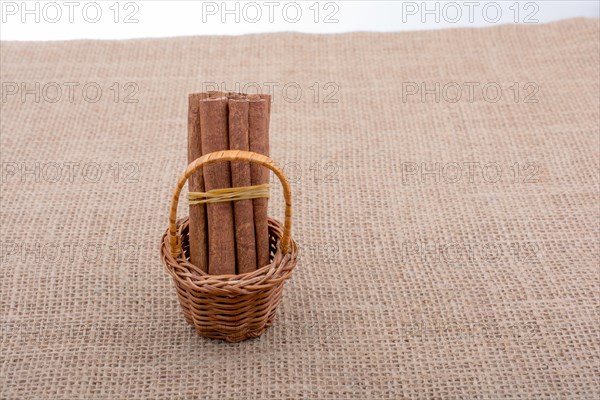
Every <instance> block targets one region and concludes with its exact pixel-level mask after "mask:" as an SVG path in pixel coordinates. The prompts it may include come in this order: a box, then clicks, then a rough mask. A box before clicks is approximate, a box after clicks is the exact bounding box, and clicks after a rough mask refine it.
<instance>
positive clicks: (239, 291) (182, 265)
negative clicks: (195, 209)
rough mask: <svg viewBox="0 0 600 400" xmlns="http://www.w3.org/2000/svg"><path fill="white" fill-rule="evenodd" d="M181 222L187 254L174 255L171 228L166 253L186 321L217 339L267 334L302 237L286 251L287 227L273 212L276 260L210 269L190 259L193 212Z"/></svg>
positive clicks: (272, 245) (273, 255) (272, 247)
mask: <svg viewBox="0 0 600 400" xmlns="http://www.w3.org/2000/svg"><path fill="white" fill-rule="evenodd" d="M177 224H178V225H177V227H178V229H177V233H178V235H179V238H180V241H181V245H182V248H183V254H182V255H180V256H179V257H177V259H175V258H173V256H172V255H171V252H170V250H169V242H168V237H167V236H168V235H167V233H168V232H165V234H164V235H163V238H162V243H161V248H160V253H161V259H162V261H163V263H164V265H165V268H166V270H167V272H168V273H169V274H170V275H171V277H172V278H173V281H174V283H175V288H176V290H177V296H178V298H179V304H180V305H181V309H182V311H183V316H184V317H185V319H186V321H187V322H188V323H189V324H190V325H192V326H193V327H194V328H195V329H196V332H198V334H200V335H202V336H205V337H208V338H212V339H222V340H226V341H229V342H240V341H243V340H246V339H250V338H255V337H258V336H260V335H262V334H263V332H264V331H265V330H266V329H267V328H268V327H269V326H271V325H272V324H273V320H274V318H275V310H276V308H277V305H278V304H279V302H280V301H281V294H282V292H283V286H284V283H285V281H286V280H287V279H289V278H290V276H291V274H292V271H293V269H294V267H295V266H296V263H297V256H298V246H297V245H296V242H294V240H291V245H290V251H289V253H288V254H286V255H285V256H283V255H282V254H281V252H280V251H279V250H278V246H277V244H278V242H279V239H280V238H281V236H282V234H283V228H282V226H281V223H279V222H278V221H277V220H274V219H272V218H269V246H270V252H271V262H270V264H268V265H265V266H263V267H261V268H259V269H258V270H256V271H254V272H251V273H246V274H240V275H208V274H207V273H205V272H204V271H201V270H200V269H199V268H198V267H196V266H195V265H193V264H191V263H190V262H189V237H188V227H189V226H188V219H187V217H186V218H183V219H181V220H179V221H178V223H177Z"/></svg>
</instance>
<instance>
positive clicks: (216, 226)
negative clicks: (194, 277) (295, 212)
mask: <svg viewBox="0 0 600 400" xmlns="http://www.w3.org/2000/svg"><path fill="white" fill-rule="evenodd" d="M270 106H271V97H270V96H269V95H246V94H241V93H231V92H208V93H194V94H191V95H190V96H189V109H188V160H189V162H192V161H194V160H195V159H196V158H198V157H201V156H202V155H204V154H208V153H212V152H214V151H219V150H247V151H253V152H255V153H260V154H264V155H266V156H268V155H269V119H270V112H271V107H270ZM268 183H269V170H268V169H266V168H264V167H261V166H259V165H256V164H250V163H248V162H242V161H232V162H220V163H216V164H211V165H207V166H205V167H204V168H203V169H202V170H200V171H197V172H196V173H194V174H193V175H192V176H191V177H190V180H189V191H190V192H209V191H211V190H214V189H221V188H233V187H250V186H256V185H264V184H268ZM267 208H268V199H267V198H254V199H248V200H237V201H233V202H216V203H207V204H190V210H189V240H190V262H191V263H192V264H194V265H196V266H197V267H199V268H201V269H202V270H203V271H205V272H207V273H209V274H211V275H224V274H242V273H246V272H252V271H255V270H256V269H257V268H260V267H263V266H265V265H267V264H268V263H269V232H268V220H267V219H268V217H267Z"/></svg>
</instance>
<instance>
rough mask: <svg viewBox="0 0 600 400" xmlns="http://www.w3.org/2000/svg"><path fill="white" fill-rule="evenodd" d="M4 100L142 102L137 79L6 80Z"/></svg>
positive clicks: (2, 91)
mask: <svg viewBox="0 0 600 400" xmlns="http://www.w3.org/2000/svg"><path fill="white" fill-rule="evenodd" d="M0 88H1V89H0V91H1V98H2V103H3V104H4V103H8V102H20V103H21V104H25V103H80V102H85V103H98V102H99V101H101V100H105V101H109V102H113V103H124V104H135V103H139V99H138V93H139V91H140V88H139V85H138V84H137V83H136V82H124V83H121V82H112V83H110V84H108V85H107V84H104V83H99V82H7V81H3V82H2V84H1V85H0Z"/></svg>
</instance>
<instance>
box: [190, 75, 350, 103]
mask: <svg viewBox="0 0 600 400" xmlns="http://www.w3.org/2000/svg"><path fill="white" fill-rule="evenodd" d="M201 91H202V92H235V93H245V94H249V95H256V94H259V95H269V96H271V102H276V101H279V100H282V101H284V102H286V103H298V102H299V101H301V100H304V101H309V102H313V103H319V104H336V103H339V101H340V100H339V92H340V84H339V83H337V82H331V81H328V82H310V83H308V84H305V83H299V82H230V83H229V84H227V83H226V82H221V83H217V82H203V83H202V90H201Z"/></svg>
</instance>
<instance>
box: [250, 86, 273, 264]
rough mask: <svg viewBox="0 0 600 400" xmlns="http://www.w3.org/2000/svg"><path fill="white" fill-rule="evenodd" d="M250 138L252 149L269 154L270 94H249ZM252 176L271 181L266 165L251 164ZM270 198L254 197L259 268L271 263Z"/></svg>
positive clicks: (255, 180) (255, 179)
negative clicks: (268, 213)
mask: <svg viewBox="0 0 600 400" xmlns="http://www.w3.org/2000/svg"><path fill="white" fill-rule="evenodd" d="M248 99H249V101H250V102H249V108H248V138H249V144H250V151H253V152H255V153H259V154H263V155H265V156H268V155H269V119H270V109H271V97H270V96H269V95H254V96H248ZM250 177H251V181H252V185H262V184H267V183H269V170H268V169H267V168H265V167H262V166H259V165H256V164H251V165H250ZM268 207H269V203H268V199H266V198H263V199H254V200H253V211H254V231H255V240H256V256H257V262H258V265H257V267H258V268H261V267H263V266H265V265H267V264H268V263H269V261H270V260H269V258H270V257H269V253H270V250H269V226H268V215H267V212H268Z"/></svg>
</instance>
